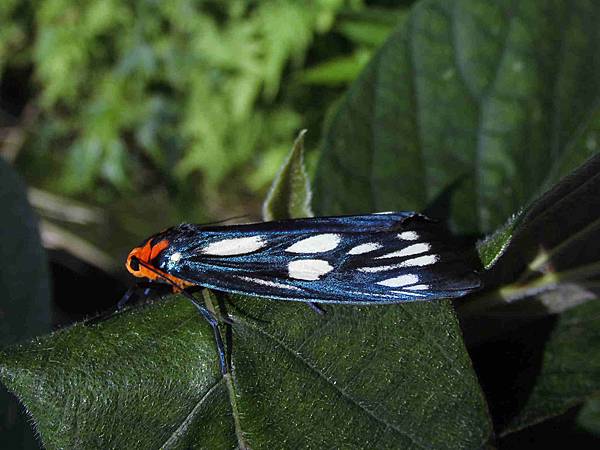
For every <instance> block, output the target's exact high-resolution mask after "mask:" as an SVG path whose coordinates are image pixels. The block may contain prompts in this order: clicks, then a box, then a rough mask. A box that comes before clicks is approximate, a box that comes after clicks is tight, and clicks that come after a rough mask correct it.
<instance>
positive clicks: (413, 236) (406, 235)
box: [398, 231, 419, 241]
mask: <svg viewBox="0 0 600 450" xmlns="http://www.w3.org/2000/svg"><path fill="white" fill-rule="evenodd" d="M398 238H399V239H402V240H404V241H416V240H417V239H419V235H418V234H417V232H416V231H403V232H402V233H400V234H399V235H398Z"/></svg>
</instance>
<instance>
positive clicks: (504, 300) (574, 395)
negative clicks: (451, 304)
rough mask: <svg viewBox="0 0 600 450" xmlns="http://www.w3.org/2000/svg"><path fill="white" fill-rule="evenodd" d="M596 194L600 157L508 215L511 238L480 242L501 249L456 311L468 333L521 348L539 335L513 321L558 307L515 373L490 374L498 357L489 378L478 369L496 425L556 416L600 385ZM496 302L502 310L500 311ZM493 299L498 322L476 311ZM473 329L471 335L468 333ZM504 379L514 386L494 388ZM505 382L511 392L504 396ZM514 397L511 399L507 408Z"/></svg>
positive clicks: (599, 210)
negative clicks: (490, 394)
mask: <svg viewBox="0 0 600 450" xmlns="http://www.w3.org/2000/svg"><path fill="white" fill-rule="evenodd" d="M598 192H600V155H597V156H595V157H593V158H591V159H590V160H589V161H588V162H587V163H586V164H584V165H583V166H582V167H580V168H579V169H578V170H576V171H575V172H574V173H573V174H571V175H569V176H567V177H565V178H564V179H563V180H561V182H560V183H558V184H557V185H556V186H555V187H554V188H553V189H551V190H550V191H549V192H547V193H546V194H545V195H543V196H542V197H541V198H540V199H538V200H537V201H535V202H534V203H533V204H532V205H531V207H530V208H529V209H528V210H527V211H526V212H525V213H523V214H521V216H520V219H519V220H518V221H514V222H513V224H512V225H511V228H512V231H509V232H508V233H506V234H507V235H508V236H509V239H498V241H499V242H501V243H502V245H496V244H494V245H489V246H488V245H487V244H484V245H483V246H482V247H486V246H487V247H489V248H490V249H492V248H494V247H498V248H500V247H501V248H502V252H500V253H498V252H497V255H498V256H496V257H495V258H494V259H495V260H497V262H496V263H495V264H494V265H493V267H492V268H491V269H490V270H488V272H487V273H486V278H487V285H488V287H489V288H490V290H489V291H488V292H486V293H484V294H483V295H482V296H480V297H477V296H475V297H473V298H472V299H470V300H469V302H468V303H467V304H465V305H464V307H462V308H461V309H460V312H461V315H462V316H463V318H464V317H465V316H467V315H468V316H467V317H468V320H465V332H466V336H467V338H468V339H469V340H470V341H472V340H475V341H482V340H485V339H487V340H490V336H494V337H495V339H498V338H499V337H500V338H501V339H506V340H507V341H511V344H510V345H511V348H512V349H513V351H514V347H520V348H521V349H524V348H526V347H528V346H530V345H531V342H532V340H537V339H539V337H540V332H537V333H535V334H536V335H534V336H532V333H529V332H527V331H525V332H524V334H523V333H520V332H518V331H517V328H516V326H517V325H521V328H522V329H524V330H527V329H528V328H532V327H538V328H539V327H540V325H542V326H543V323H541V321H539V320H538V321H537V322H536V323H532V318H535V317H536V315H537V317H539V316H540V315H544V314H548V313H553V314H559V313H561V314H560V315H559V316H557V317H556V318H546V319H545V322H546V325H547V326H546V327H545V329H544V328H543V327H542V328H540V330H543V332H542V333H541V336H542V337H543V335H544V334H547V335H548V337H547V339H546V340H541V341H540V342H538V344H539V348H537V349H534V350H535V351H534V352H533V353H532V354H531V355H530V356H528V357H526V358H525V357H523V358H521V360H522V361H523V362H527V364H528V367H521V371H522V373H521V374H518V375H515V378H514V379H512V380H511V379H510V376H507V375H506V374H505V376H503V378H502V379H501V380H500V379H498V378H497V379H496V380H493V375H492V374H493V373H494V372H498V371H501V370H502V369H506V366H507V364H506V363H505V362H503V361H502V358H501V357H499V358H498V361H499V362H498V363H497V364H493V363H492V366H493V369H491V370H489V372H490V378H488V377H486V376H485V375H484V376H481V374H480V379H481V380H482V382H483V383H484V385H487V390H488V391H489V390H495V391H496V392H497V393H496V394H495V395H497V396H499V397H500V398H499V399H498V401H499V404H498V405H494V402H492V409H493V410H495V412H496V414H495V419H496V422H497V424H498V431H500V432H502V433H504V434H507V433H511V432H514V431H516V430H519V429H522V428H524V427H527V426H530V425H532V424H535V423H537V422H541V421H542V420H544V419H546V418H548V417H553V416H556V415H559V414H562V413H563V412H565V411H566V410H567V409H569V408H571V407H573V406H574V405H577V404H580V403H583V402H585V400H586V399H588V398H589V397H590V396H593V395H596V394H598V392H600V383H599V380H600V358H599V357H598V355H600V304H599V303H598V286H599V284H598V282H599V281H600V241H599V240H598V231H599V230H600V197H599V196H598ZM511 234H512V236H511ZM493 240H494V239H492V240H490V241H488V242H491V241H493ZM492 288H494V289H492ZM586 302H587V303H586ZM498 306H504V307H505V308H504V310H497V307H498ZM491 307H496V310H495V312H493V313H492V314H495V315H496V316H497V317H498V318H501V317H502V315H504V317H505V320H496V321H492V322H491V324H487V323H485V322H482V317H481V316H483V317H484V318H485V316H486V313H485V310H486V309H489V308H491ZM522 325H525V326H522ZM533 329H535V328H533ZM471 334H476V335H477V336H476V337H475V339H471V337H470V335H471ZM502 335H507V336H506V337H505V338H502ZM508 335H510V338H509V336H508ZM519 351H522V350H519ZM506 353H508V352H506ZM538 360H539V363H537V362H536V361H538ZM538 366H539V367H538ZM494 369H495V370H494ZM532 370H533V371H534V375H533V379H532V380H531V381H530V382H524V381H523V379H524V378H525V375H524V374H526V373H527V372H531V371H532ZM507 382H508V384H510V383H511V382H512V383H514V385H511V387H510V388H506V387H501V388H498V387H497V386H495V385H497V384H498V383H501V384H507ZM507 389H509V390H510V392H513V394H510V395H509V394H507V392H506V390H507ZM503 391H504V392H503ZM502 397H504V399H502ZM517 397H522V399H521V401H516V400H515V398H517ZM511 398H512V400H508V399H511ZM511 402H512V403H515V404H514V405H512V406H511V405H509V406H507V403H511ZM499 411H500V412H499Z"/></svg>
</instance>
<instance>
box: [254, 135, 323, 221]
mask: <svg viewBox="0 0 600 450" xmlns="http://www.w3.org/2000/svg"><path fill="white" fill-rule="evenodd" d="M305 134H306V130H303V131H301V132H300V134H299V135H298V137H297V138H296V142H294V146H293V147H292V151H291V152H290V154H289V155H288V157H287V159H286V161H285V162H284V163H283V165H282V166H281V168H280V169H279V172H278V173H277V176H276V177H275V180H274V181H273V184H272V185H271V189H270V190H269V193H268V194H267V198H266V199H265V202H264V204H263V219H264V220H274V219H287V218H291V217H312V215H313V213H312V209H311V198H312V193H311V189H310V181H309V180H308V176H307V175H306V169H305V168H304V135H305Z"/></svg>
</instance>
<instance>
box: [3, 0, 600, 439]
mask: <svg viewBox="0 0 600 450" xmlns="http://www.w3.org/2000/svg"><path fill="white" fill-rule="evenodd" d="M410 3H412V2H406V4H404V3H403V4H398V3H395V2H385V1H378V2H375V1H374V2H359V1H346V2H344V1H341V0H339V1H336V0H329V1H327V0H322V1H313V2H300V1H292V0H287V1H267V0H262V1H255V2H235V1H234V2H227V3H225V4H224V3H222V2H216V1H203V2H197V1H191V0H188V1H184V0H179V1H173V2H152V1H138V2H125V1H119V0H89V1H87V2H77V3H75V2H69V1H65V0H48V1H45V2H35V1H32V2H17V1H12V0H11V1H6V2H3V4H2V5H1V6H0V25H2V26H0V74H1V78H0V101H1V102H2V103H1V104H0V107H1V114H2V118H3V121H4V123H5V126H4V127H3V128H2V133H3V134H2V140H1V141H0V144H1V145H2V147H1V150H2V154H3V156H4V157H5V158H6V159H7V160H8V161H9V162H11V163H12V165H13V167H16V168H17V169H18V171H19V172H20V173H21V174H22V176H24V177H25V179H26V180H27V182H28V184H29V186H31V187H30V188H29V190H28V198H29V201H30V202H31V204H33V206H34V207H35V208H36V209H37V212H38V213H39V214H40V215H41V217H42V222H41V230H42V241H43V242H44V245H45V246H46V247H49V248H52V249H54V250H53V251H52V252H51V253H50V258H51V263H52V264H51V275H52V280H53V282H54V289H53V290H54V303H53V304H52V308H48V305H49V302H50V299H49V297H50V295H49V286H48V276H47V275H48V274H47V273H46V266H45V262H44V256H43V253H42V251H41V248H40V245H39V242H38V238H37V234H36V227H35V221H34V219H33V214H32V212H31V210H30V209H29V207H28V206H27V203H26V201H25V191H24V186H23V185H22V183H21V181H20V180H19V177H17V176H16V174H15V173H14V171H13V169H12V168H11V167H9V165H8V164H2V165H1V166H0V169H2V172H1V173H2V177H0V181H1V182H0V187H1V188H2V190H1V191H0V194H2V195H0V200H1V201H2V202H3V207H4V211H7V214H6V219H5V220H4V221H3V223H2V226H3V229H2V232H3V236H7V237H8V239H9V240H10V243H11V244H12V245H3V246H2V248H1V249H0V250H1V252H2V253H0V254H1V255H2V258H3V260H4V261H11V264H10V265H9V266H7V267H5V268H3V269H2V270H0V274H1V275H2V277H1V278H0V286H1V288H2V292H3V293H4V297H3V305H4V304H5V305H6V306H3V311H5V315H6V320H4V321H3V326H4V329H3V333H4V334H3V335H2V337H3V340H4V342H5V343H14V342H16V341H18V340H22V339H24V338H27V337H32V336H34V335H39V334H42V333H44V332H46V331H49V330H50V328H51V327H56V326H58V325H65V324H69V323H71V322H72V321H73V320H76V319H81V318H84V317H86V316H88V315H90V314H92V313H94V312H97V311H99V310H103V309H110V308H112V306H114V304H115V303H116V301H117V300H118V298H119V295H120V293H121V292H122V290H123V285H122V283H121V282H120V281H119V279H120V277H122V276H123V273H122V272H123V271H122V270H121V272H117V271H116V270H115V267H116V265H117V264H119V265H120V261H122V257H123V254H124V253H125V252H126V251H127V250H128V249H129V248H131V246H132V244H133V243H136V242H137V241H138V240H139V239H142V238H144V237H145V236H146V235H148V234H150V233H153V232H155V231H156V230H158V229H160V228H162V227H163V226H165V225H168V224H171V223H174V222H178V221H182V220H186V221H196V222H202V221H209V220H220V219H223V218H227V217H230V216H235V215H238V214H250V215H251V216H252V217H253V218H257V216H258V215H259V211H260V208H261V199H262V198H263V197H264V194H265V193H266V190H267V187H268V185H269V183H270V182H271V180H272V179H273V177H274V174H275V172H276V168H277V167H278V166H279V165H280V163H281V162H283V161H284V156H285V153H286V152H287V151H288V150H289V148H290V146H291V143H292V141H293V137H294V136H295V135H296V134H297V131H298V130H299V129H300V128H304V127H307V128H309V129H310V132H309V134H308V135H307V139H308V140H307V149H308V154H307V162H308V166H309V169H310V170H309V172H310V173H311V174H312V175H313V176H312V178H313V183H312V185H313V187H314V201H313V203H312V205H308V204H307V202H306V200H307V198H309V197H310V192H309V191H310V185H309V184H307V183H306V181H307V180H306V179H305V175H304V169H303V167H302V166H303V165H302V148H301V147H300V145H299V144H300V142H299V143H298V145H297V146H296V147H295V148H294V152H293V153H292V154H291V156H290V157H289V159H287V160H286V165H285V167H284V170H282V171H281V172H280V175H279V177H278V178H277V179H276V180H275V183H274V185H273V189H272V190H271V191H270V195H269V197H268V201H267V202H266V203H265V207H264V210H263V213H264V216H265V217H269V218H271V217H273V218H276V217H286V216H297V215H306V214H307V213H308V212H309V206H312V208H313V209H314V210H315V212H316V213H319V214H332V213H352V212H364V211H376V210H390V209H399V210H401V209H414V210H427V211H428V212H429V213H430V214H432V215H435V216H438V217H444V218H447V221H448V225H449V226H450V227H451V228H452V229H453V230H454V231H455V232H457V233H459V234H461V235H462V236H464V237H465V238H466V239H467V241H469V242H475V240H476V239H479V240H478V244H477V250H478V252H479V258H480V260H481V264H482V265H483V267H484V268H485V270H482V275H483V277H484V279H485V284H486V287H485V289H484V290H483V291H482V292H480V293H479V294H477V295H475V296H473V297H472V298H469V299H467V300H466V301H464V302H456V303H455V304H454V305H451V304H450V303H448V302H437V303H431V304H418V305H397V306H393V307H387V308H357V307H351V308H348V307H342V306H339V307H330V308H328V314H327V315H326V316H325V317H324V318H323V317H320V316H317V315H315V314H313V313H312V312H310V311H308V308H303V307H302V305H296V304H282V303H273V302H267V301H264V300H260V299H249V298H241V297H239V296H235V297H233V298H229V297H227V296H219V297H218V298H216V297H213V296H208V297H206V298H205V300H206V302H207V303H208V304H209V305H211V306H213V307H215V308H217V309H218V310H219V311H223V308H225V309H226V310H227V313H228V314H229V315H230V316H231V317H232V318H233V319H234V321H235V324H234V325H233V326H230V325H223V332H224V334H225V335H226V339H227V341H228V342H229V345H230V350H231V355H230V358H231V365H232V368H233V370H232V373H233V376H229V375H227V376H225V377H222V376H220V374H219V373H218V368H217V365H216V358H214V342H213V340H212V336H211V333H210V330H209V329H208V327H206V326H204V325H205V324H199V323H198V321H197V320H196V317H194V314H193V311H192V310H191V309H190V307H189V305H187V304H186V303H185V302H184V301H182V299H177V298H172V299H169V300H166V299H165V300H163V301H158V302H155V303H152V304H150V305H148V306H147V307H145V308H133V309H131V310H129V311H126V312H125V313H122V314H118V315H114V316H113V317H111V318H109V319H108V320H100V319H97V320H93V321H89V322H87V323H85V324H78V325H75V326H73V327H70V328H68V329H66V330H64V331H62V332H58V333H54V334H51V335H48V336H45V337H42V338H38V339H35V340H32V341H30V342H28V343H24V344H21V345H18V346H13V347H10V348H7V349H5V350H4V351H2V353H1V354H0V378H1V379H2V381H3V383H4V384H5V385H6V386H8V387H9V389H10V390H11V391H12V392H15V393H16V394H17V395H18V396H19V398H20V400H21V401H22V402H23V404H24V405H26V407H27V408H28V411H29V412H30V413H31V414H32V415H33V418H34V421H35V422H34V423H35V426H36V430H37V431H38V432H39V433H40V435H41V439H42V440H43V442H44V445H46V446H47V447H49V448H55V447H88V448H89V447H102V448H106V447H111V446H114V445H117V444H118V445H125V444H127V443H128V444H129V445H137V444H139V443H140V442H143V443H144V445H146V446H147V447H149V448H150V447H152V448H154V447H157V446H160V445H164V446H166V447H168V448H189V447H191V446H195V447H199V448H200V447H202V446H207V447H210V448H231V447H235V446H238V447H239V448H244V447H245V446H249V447H252V448H275V447H285V446H289V447H296V446H298V445H303V446H306V447H353V448H360V447H362V448H367V447H371V448H398V447H401V448H420V447H432V448H478V447H483V446H489V445H498V446H501V447H502V448H525V447H529V448H537V447H536V446H539V447H540V448H542V447H543V448H545V447H546V446H547V445H549V443H552V444H554V445H556V444H557V442H559V440H564V442H569V443H570V445H573V444H574V443H575V444H577V445H578V446H579V447H581V448H584V447H586V446H587V447H589V448H594V447H597V444H598V430H599V429H600V425H599V423H600V422H599V421H598V409H599V408H598V402H597V400H595V399H596V398H597V395H598V392H599V385H598V380H600V365H599V361H600V359H599V355H600V352H599V350H600V349H599V348H598V345H599V344H598V343H599V342H600V340H599V339H598V330H599V327H598V317H600V314H598V312H599V311H598V303H597V302H596V299H597V286H598V278H599V275H600V270H599V269H598V267H600V266H599V264H600V263H599V262H598V255H599V254H600V247H599V245H600V244H599V243H598V242H600V241H599V240H598V239H597V233H598V228H599V226H600V217H599V215H598V211H600V203H599V201H600V200H599V197H598V195H597V192H599V190H600V176H599V175H598V174H599V173H600V160H599V159H598V156H597V151H598V145H597V142H598V139H599V136H598V134H597V132H598V129H599V127H600V120H598V117H599V116H598V105H600V101H599V100H598V99H600V82H598V80H600V76H599V75H600V66H599V61H600V57H599V56H600V55H599V54H598V51H599V50H598V49H600V45H598V44H599V42H598V39H599V35H598V33H597V27H596V24H597V23H598V20H600V8H599V7H598V6H597V5H596V4H595V3H594V2H590V1H585V0H578V1H574V2H573V1H560V0H558V1H554V2H549V3H546V2H544V3H542V2H536V1H533V0H532V1H526V2H514V1H503V0H497V1H493V2H489V1H487V0H486V1H484V0H455V1H451V2H445V1H441V0H423V1H419V2H417V3H416V4H415V5H413V7H412V8H411V9H407V8H408V6H410V5H409V4H410ZM316 148H318V149H319V150H320V152H319V153H320V155H317V154H316V153H315V152H314V151H313V150H314V149H316ZM317 157H318V158H317ZM317 160H318V161H317ZM23 224H24V225H25V226H23ZM7 242H8V240H7ZM65 250H66V251H65ZM455 311H456V312H455ZM5 395H6V402H9V401H10V398H9V397H8V394H5ZM7 405H8V406H7V407H6V408H3V411H4V416H3V417H2V420H3V424H4V425H3V431H4V432H6V433H12V436H11V438H12V439H13V440H14V442H20V443H22V445H30V446H31V445H33V446H34V445H35V443H34V442H33V440H32V437H31V434H30V433H28V431H27V430H28V426H27V424H22V425H24V426H23V427H19V426H18V423H17V418H18V417H19V414H18V409H19V407H18V406H17V405H16V404H15V403H12V404H9V403H7ZM538 423H543V424H542V425H537V424H538ZM7 435H8V434H7Z"/></svg>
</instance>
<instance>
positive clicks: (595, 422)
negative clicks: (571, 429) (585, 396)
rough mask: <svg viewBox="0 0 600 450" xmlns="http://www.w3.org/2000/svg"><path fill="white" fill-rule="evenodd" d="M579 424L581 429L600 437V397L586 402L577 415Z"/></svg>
mask: <svg viewBox="0 0 600 450" xmlns="http://www.w3.org/2000/svg"><path fill="white" fill-rule="evenodd" d="M577 424H578V425H579V427H580V428H581V429H583V430H586V431H587V432H589V433H592V434H594V435H595V436H598V437H600V397H597V396H596V397H594V398H591V399H590V400H588V401H587V402H586V404H585V405H584V406H583V408H581V410H580V411H579V414H578V415H577Z"/></svg>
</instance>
